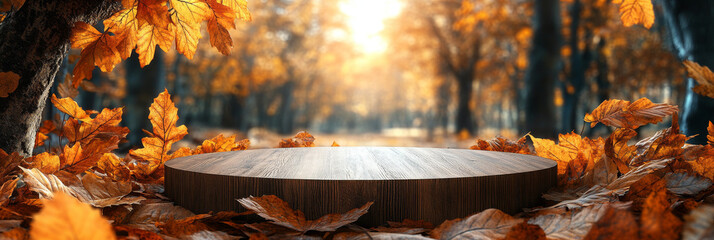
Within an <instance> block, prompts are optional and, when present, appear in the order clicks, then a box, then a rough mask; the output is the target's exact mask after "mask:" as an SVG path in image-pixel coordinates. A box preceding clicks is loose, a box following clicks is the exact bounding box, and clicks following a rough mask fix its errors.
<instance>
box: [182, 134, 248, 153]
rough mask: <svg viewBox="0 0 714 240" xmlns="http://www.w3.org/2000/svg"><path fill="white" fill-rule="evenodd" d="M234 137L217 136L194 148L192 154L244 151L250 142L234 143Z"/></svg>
mask: <svg viewBox="0 0 714 240" xmlns="http://www.w3.org/2000/svg"><path fill="white" fill-rule="evenodd" d="M235 138H236V136H235V135H233V136H230V137H224V136H223V134H219V135H218V136H215V137H214V138H212V139H209V140H205V141H203V143H202V144H201V146H198V147H196V150H195V151H194V152H193V154H202V153H212V152H227V151H235V150H246V149H248V147H249V146H250V140H248V139H243V140H241V141H239V142H236V141H235Z"/></svg>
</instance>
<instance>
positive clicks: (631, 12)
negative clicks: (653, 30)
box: [613, 0, 655, 29]
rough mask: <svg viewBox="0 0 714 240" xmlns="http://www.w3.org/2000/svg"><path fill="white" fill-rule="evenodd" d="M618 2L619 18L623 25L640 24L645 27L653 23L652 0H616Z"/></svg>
mask: <svg viewBox="0 0 714 240" xmlns="http://www.w3.org/2000/svg"><path fill="white" fill-rule="evenodd" d="M613 2H615V3H620V19H621V20H622V24H623V25H625V27H629V26H632V25H635V24H640V23H641V24H642V25H643V26H645V27H646V28H648V29H649V28H650V27H652V24H654V18H655V16H654V10H653V7H652V0H616V1H613Z"/></svg>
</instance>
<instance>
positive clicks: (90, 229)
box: [30, 193, 116, 240]
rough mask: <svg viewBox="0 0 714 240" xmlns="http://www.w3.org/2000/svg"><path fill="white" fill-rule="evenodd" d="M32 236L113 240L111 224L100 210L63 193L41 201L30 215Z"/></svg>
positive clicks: (114, 236)
mask: <svg viewBox="0 0 714 240" xmlns="http://www.w3.org/2000/svg"><path fill="white" fill-rule="evenodd" d="M30 236H32V239H52V240H65V239H66V240H70V239H71V240H78V239H86V240H93V239H116V235H115V234H114V231H112V226H111V224H109V221H107V220H106V219H105V218H103V217H102V216H101V213H100V212H99V210H96V209H93V208H92V207H91V206H89V205H87V204H83V203H81V202H79V201H78V200H77V199H75V198H73V197H71V196H69V195H67V194H63V193H58V194H55V195H54V198H53V199H51V200H48V201H45V202H44V207H43V208H42V210H41V211H40V212H39V213H37V214H36V215H34V216H33V221H32V225H31V226H30Z"/></svg>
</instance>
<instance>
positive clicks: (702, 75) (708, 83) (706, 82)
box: [684, 60, 714, 98]
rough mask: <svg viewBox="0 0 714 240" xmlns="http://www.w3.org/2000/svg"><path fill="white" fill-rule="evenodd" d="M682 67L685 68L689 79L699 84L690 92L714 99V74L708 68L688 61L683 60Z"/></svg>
mask: <svg viewBox="0 0 714 240" xmlns="http://www.w3.org/2000/svg"><path fill="white" fill-rule="evenodd" d="M684 66H685V67H686V68H687V72H688V73H689V77H691V78H693V79H694V80H696V81H697V83H699V84H698V85H696V86H694V87H693V88H692V91H694V92H695V93H697V94H699V95H702V96H705V97H709V98H714V73H712V71H711V70H709V67H707V66H701V65H699V64H698V63H696V62H692V61H689V60H684Z"/></svg>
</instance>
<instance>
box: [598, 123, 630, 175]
mask: <svg viewBox="0 0 714 240" xmlns="http://www.w3.org/2000/svg"><path fill="white" fill-rule="evenodd" d="M635 136H637V132H635V130H632V129H628V128H618V129H617V130H615V131H614V132H613V133H612V134H610V136H609V137H607V140H605V155H607V157H608V158H609V159H610V160H612V161H613V162H614V163H615V165H616V166H617V169H618V171H620V173H623V174H625V173H627V172H629V171H630V166H629V163H630V160H632V158H633V157H634V151H635V149H636V148H637V147H635V146H629V145H627V142H628V141H630V139H632V138H633V137H635Z"/></svg>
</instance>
